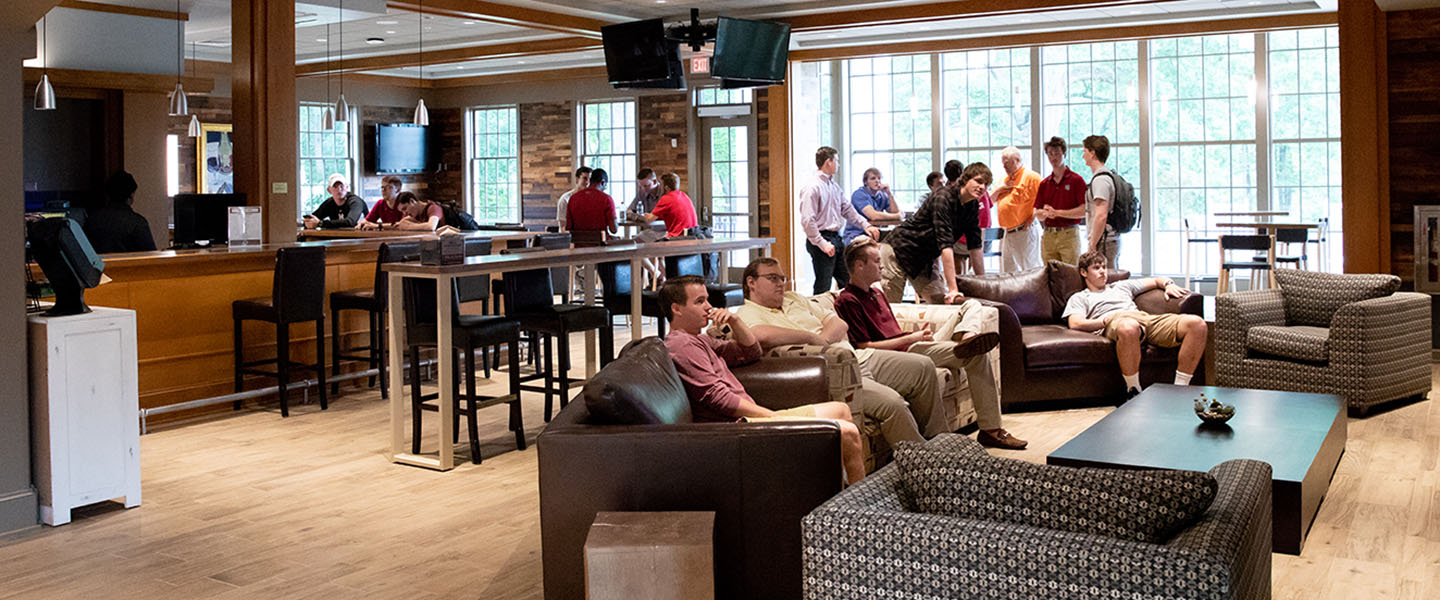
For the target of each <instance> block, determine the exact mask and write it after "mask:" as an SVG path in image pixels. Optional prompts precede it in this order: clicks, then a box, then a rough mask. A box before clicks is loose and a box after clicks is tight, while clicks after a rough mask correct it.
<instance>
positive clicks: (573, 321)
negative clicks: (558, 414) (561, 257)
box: [505, 248, 615, 422]
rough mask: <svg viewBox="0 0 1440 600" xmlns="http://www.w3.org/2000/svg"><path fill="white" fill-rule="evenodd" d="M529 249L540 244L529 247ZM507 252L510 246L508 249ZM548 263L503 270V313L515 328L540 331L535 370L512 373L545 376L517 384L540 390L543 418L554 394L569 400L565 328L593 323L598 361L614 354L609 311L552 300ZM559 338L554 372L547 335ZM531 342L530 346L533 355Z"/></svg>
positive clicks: (563, 401) (514, 375)
mask: <svg viewBox="0 0 1440 600" xmlns="http://www.w3.org/2000/svg"><path fill="white" fill-rule="evenodd" d="M527 250H528V251H531V252H536V251H539V250H541V249H540V248H529V249H527ZM506 252H507V253H508V252H515V251H510V250H507V251H506ZM551 283H552V282H551V278H550V270H549V269H531V270H528V271H513V272H509V273H506V274H505V314H506V316H508V317H510V318H512V319H515V320H517V321H520V329H522V330H524V331H534V332H538V333H539V334H540V335H541V336H542V337H544V345H543V352H544V354H543V356H541V357H540V361H539V362H538V363H537V364H536V367H535V370H536V372H535V373H534V374H532V375H526V376H524V377H519V374H518V371H512V372H511V374H510V376H511V377H512V378H517V377H518V378H519V381H520V382H522V383H523V382H527V381H535V380H537V379H542V380H544V385H543V386H525V385H522V386H521V388H520V389H523V390H526V391H532V392H543V393H544V394H545V421H547V422H548V421H550V415H551V412H552V409H553V407H554V398H555V394H557V393H558V394H559V395H560V407H561V408H564V407H565V404H566V403H567V402H569V401H570V361H569V356H570V334H571V333H574V332H577V331H588V330H591V329H598V330H599V332H600V364H601V366H604V365H607V364H610V360H611V359H613V358H614V357H615V328H614V326H613V325H612V324H611V323H610V311H608V310H605V308H604V307H603V306H582V305H578V304H555V290H554V288H553V287H552V285H551ZM552 336H554V337H556V338H559V343H558V345H559V351H560V359H559V361H558V362H559V365H560V373H559V375H558V377H557V376H556V374H555V363H556V361H554V360H552V359H554V358H555V357H554V356H553V351H552V350H553V348H552V346H551V340H550V338H551V337H552ZM534 350H535V346H533V345H532V346H531V354H532V355H534V354H535V352H534Z"/></svg>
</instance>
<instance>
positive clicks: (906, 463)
mask: <svg viewBox="0 0 1440 600" xmlns="http://www.w3.org/2000/svg"><path fill="white" fill-rule="evenodd" d="M895 462H896V463H897V464H898V465H899V466H900V476H901V482H902V484H901V485H902V487H901V489H902V490H904V492H903V493H904V494H906V495H908V496H910V498H909V501H910V502H913V507H914V510H916V511H918V512H924V513H933V514H942V515H948V516H953V517H961V518H966V519H983V520H988V521H1004V522H1008V523H1015V524H1019V525H1029V526H1032V527H1041V528H1045V529H1055V530H1060V531H1070V532H1075V533H1088V534H1094V535H1104V536H1108V537H1113V538H1117V539H1122V540H1131V541H1137V542H1149V543H1159V542H1163V541H1165V540H1166V539H1169V537H1170V536H1172V535H1174V534H1175V532H1177V531H1179V530H1181V529H1183V528H1185V527H1186V526H1187V525H1189V524H1190V523H1192V522H1194V521H1195V519H1197V518H1199V517H1200V515H1202V514H1204V512H1205V509H1207V508H1209V507H1210V502H1211V501H1213V500H1214V499H1215V492H1216V491H1217V490H1218V489H1219V485H1218V484H1217V483H1216V481H1215V478H1214V477H1211V476H1210V475H1209V474H1208V473H1198V472H1193V471H1164V470H1122V469H1088V468H1072V467H1058V466H1053V465H1037V464H1032V463H1028V462H1025V461H1021V460H1015V459H1007V458H995V457H991V456H989V455H988V454H986V455H985V456H984V457H983V458H981V457H976V456H974V455H973V454H963V455H961V454H957V453H956V452H955V451H954V449H948V448H947V449H942V448H931V447H930V445H929V444H926V445H924V446H922V445H919V444H909V445H902V446H901V447H900V448H899V449H897V450H896V451H895Z"/></svg>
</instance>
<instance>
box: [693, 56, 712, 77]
mask: <svg viewBox="0 0 1440 600" xmlns="http://www.w3.org/2000/svg"><path fill="white" fill-rule="evenodd" d="M690 72H691V73H709V72H710V57H708V56H692V57H690Z"/></svg>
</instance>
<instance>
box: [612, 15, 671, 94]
mask: <svg viewBox="0 0 1440 600" xmlns="http://www.w3.org/2000/svg"><path fill="white" fill-rule="evenodd" d="M600 38H601V42H602V43H603V44H604V46H605V71H606V74H608V75H609V78H610V84H611V85H614V86H615V87H640V85H639V84H654V83H660V82H673V81H675V80H677V79H679V80H680V83H681V89H683V84H684V77H685V70H684V68H683V67H682V66H681V65H680V52H679V46H678V44H677V43H676V42H673V41H670V40H667V39H665V22H664V21H663V20H661V19H646V20H644V21H632V22H629V23H617V24H614V25H606V26H604V27H601V28H600ZM652 87H653V86H652Z"/></svg>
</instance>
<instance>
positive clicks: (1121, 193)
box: [1090, 171, 1140, 235]
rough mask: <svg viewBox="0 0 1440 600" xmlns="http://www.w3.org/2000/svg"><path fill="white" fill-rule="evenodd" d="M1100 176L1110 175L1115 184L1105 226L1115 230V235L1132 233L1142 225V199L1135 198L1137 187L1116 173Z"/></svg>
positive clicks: (1093, 179)
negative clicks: (1136, 227)
mask: <svg viewBox="0 0 1440 600" xmlns="http://www.w3.org/2000/svg"><path fill="white" fill-rule="evenodd" d="M1100 175H1109V176H1110V180H1111V181H1112V182H1114V184H1115V197H1114V198H1111V199H1110V213H1109V216H1107V217H1106V218H1105V224H1106V225H1109V226H1110V228H1111V229H1114V230H1115V235H1120V234H1122V233H1130V230H1132V229H1135V226H1136V225H1139V224H1140V199H1139V198H1137V197H1135V186H1133V185H1130V182H1128V181H1125V178H1124V177H1121V176H1120V174H1119V173H1116V172H1114V171H1106V172H1104V173H1101V174H1100ZM1100 175H1096V176H1095V177H1099V176H1100ZM1090 183H1091V184H1092V185H1093V184H1094V183H1095V178H1094V177H1092V178H1090Z"/></svg>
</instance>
